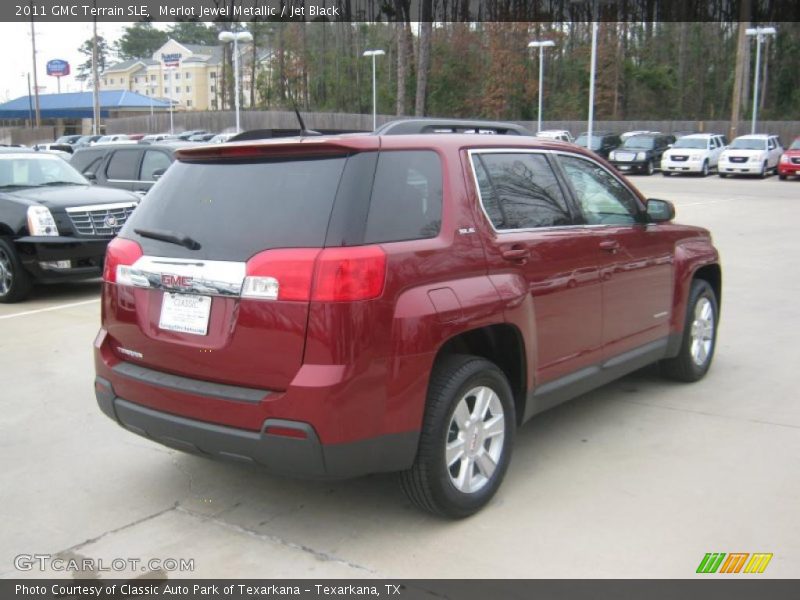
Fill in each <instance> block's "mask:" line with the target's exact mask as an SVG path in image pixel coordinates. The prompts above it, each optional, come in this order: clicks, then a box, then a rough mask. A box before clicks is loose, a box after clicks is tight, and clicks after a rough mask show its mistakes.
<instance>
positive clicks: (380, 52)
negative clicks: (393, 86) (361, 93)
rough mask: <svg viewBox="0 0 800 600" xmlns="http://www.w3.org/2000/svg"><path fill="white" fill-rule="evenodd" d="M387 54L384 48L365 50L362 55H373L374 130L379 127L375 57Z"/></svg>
mask: <svg viewBox="0 0 800 600" xmlns="http://www.w3.org/2000/svg"><path fill="white" fill-rule="evenodd" d="M384 54H386V52H384V51H383V50H365V51H364V54H362V55H361V56H371V57H372V131H375V130H376V129H377V128H378V125H377V123H378V96H377V92H376V91H375V90H376V88H375V57H376V56H383V55H384Z"/></svg>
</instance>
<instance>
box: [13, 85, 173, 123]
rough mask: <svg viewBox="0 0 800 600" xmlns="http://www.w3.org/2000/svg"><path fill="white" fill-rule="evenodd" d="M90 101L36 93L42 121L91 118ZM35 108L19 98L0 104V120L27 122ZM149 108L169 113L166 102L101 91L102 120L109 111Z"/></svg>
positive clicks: (88, 96) (86, 96)
mask: <svg viewBox="0 0 800 600" xmlns="http://www.w3.org/2000/svg"><path fill="white" fill-rule="evenodd" d="M93 102H94V100H93V98H92V92H68V93H65V94H39V112H40V114H41V117H42V119H91V118H92V116H93V114H94V110H93ZM35 106H36V101H35V99H34V98H33V97H29V96H20V97H19V98H16V99H14V100H11V101H9V102H6V103H5V104H0V119H29V118H30V117H31V113H32V110H35ZM151 106H152V107H153V109H154V110H169V100H164V99H157V98H152V97H150V96H143V95H142V94H137V93H136V92H129V91H126V90H109V91H101V92H100V116H101V117H108V116H109V114H110V113H111V112H112V111H122V112H124V111H137V110H138V111H148V110H150V107H151ZM31 107H33V109H32V108H31Z"/></svg>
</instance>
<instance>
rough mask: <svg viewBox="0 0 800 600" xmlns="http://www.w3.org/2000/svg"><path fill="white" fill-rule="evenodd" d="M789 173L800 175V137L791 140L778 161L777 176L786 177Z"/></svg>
mask: <svg viewBox="0 0 800 600" xmlns="http://www.w3.org/2000/svg"><path fill="white" fill-rule="evenodd" d="M790 175H795V176H797V177H800V138H797V139H796V140H795V141H794V142H792V145H791V146H789V147H788V148H787V149H786V151H785V152H784V153H783V154H782V155H781V159H780V161H778V177H780V178H781V179H786V178H787V177H789V176H790Z"/></svg>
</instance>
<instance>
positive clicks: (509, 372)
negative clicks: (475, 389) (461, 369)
mask: <svg viewBox="0 0 800 600" xmlns="http://www.w3.org/2000/svg"><path fill="white" fill-rule="evenodd" d="M451 354H471V355H474V356H480V357H481V358H485V359H486V360H488V361H490V362H492V363H493V364H495V365H497V367H498V368H499V369H500V370H501V371H502V372H503V374H504V375H505V376H506V379H508V383H509V385H510V386H511V392H512V394H513V395H514V410H515V412H516V420H517V424H520V423H521V422H522V417H523V415H524V414H525V402H526V381H527V366H526V365H527V362H526V352H525V343H524V341H523V337H522V332H521V331H520V330H519V329H518V328H517V327H516V326H515V325H512V324H510V323H497V324H493V325H486V326H483V327H479V328H476V329H470V330H468V331H463V332H461V333H458V334H456V335H454V336H453V337H451V338H449V339H448V340H447V341H445V342H444V344H442V346H441V347H440V348H439V350H438V352H437V353H436V357H435V358H434V364H437V363H438V362H439V361H440V360H441V359H442V358H444V357H446V356H449V355H451Z"/></svg>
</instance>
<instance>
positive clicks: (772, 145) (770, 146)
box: [768, 138, 775, 150]
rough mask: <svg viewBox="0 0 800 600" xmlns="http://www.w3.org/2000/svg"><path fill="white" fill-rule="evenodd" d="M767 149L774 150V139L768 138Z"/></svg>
mask: <svg viewBox="0 0 800 600" xmlns="http://www.w3.org/2000/svg"><path fill="white" fill-rule="evenodd" d="M768 148H769V149H770V150H774V149H775V139H774V138H769V146H768Z"/></svg>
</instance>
